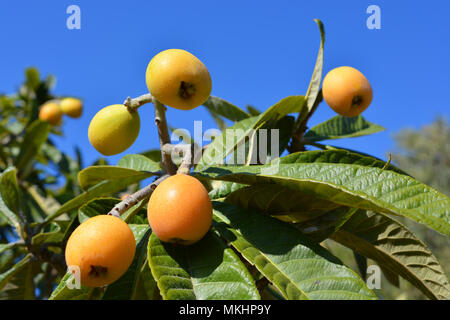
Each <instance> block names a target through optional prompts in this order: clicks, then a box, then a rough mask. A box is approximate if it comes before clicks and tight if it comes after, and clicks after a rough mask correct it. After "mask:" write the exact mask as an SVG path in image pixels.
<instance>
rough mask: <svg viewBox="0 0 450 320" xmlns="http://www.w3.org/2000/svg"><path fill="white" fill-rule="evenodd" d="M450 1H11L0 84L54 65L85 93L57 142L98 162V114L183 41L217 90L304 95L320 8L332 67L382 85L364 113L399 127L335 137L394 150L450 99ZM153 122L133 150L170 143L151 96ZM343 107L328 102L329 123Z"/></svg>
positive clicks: (171, 114) (0, 12)
mask: <svg viewBox="0 0 450 320" xmlns="http://www.w3.org/2000/svg"><path fill="white" fill-rule="evenodd" d="M72 4H76V5H78V6H79V7H80V9H81V30H69V29H68V28H67V27H66V19H67V17H68V16H69V15H68V14H67V13H66V8H67V7H68V6H69V5H72ZM369 5H378V6H379V7H380V9H381V29H380V30H369V29H368V28H367V26H366V20H367V18H368V17H369V14H367V13H366V9H367V7H368V6H369ZM449 15H450V1H448V0H443V1H427V2H423V1H414V2H413V1H402V0H396V1H380V0H372V1H363V0H352V1H350V0H347V1H336V0H328V1H283V0H277V1H261V0H260V1H243V0H240V1H235V0H227V1H211V0H208V1H194V0H189V1H186V0H185V1H168V0H159V1H135V0H128V1H99V0H95V1H92V0H90V1H87V0H85V1H75V0H72V1H65V0H58V1H49V0H43V1H23V0H15V1H2V2H0V39H1V50H0V57H1V59H0V92H1V93H12V92H14V91H15V90H16V89H17V88H18V86H19V85H20V83H21V82H22V81H23V78H24V69H25V68H26V67H29V66H36V67H38V68H39V69H40V71H41V73H42V74H44V75H47V74H50V73H51V74H54V75H55V76H56V77H57V79H58V81H57V85H56V88H55V93H56V94H61V95H72V96H77V97H81V98H82V99H83V100H84V103H85V111H84V114H83V116H82V118H81V119H79V120H74V119H69V118H66V121H65V125H64V132H65V137H63V138H57V139H56V142H57V144H58V146H60V147H61V148H62V149H63V150H65V151H67V152H68V153H69V154H70V155H74V152H73V147H74V146H75V145H78V146H79V147H80V149H81V150H82V152H83V154H84V158H85V164H89V163H90V162H91V161H93V160H95V159H96V158H98V157H99V156H100V154H99V153H98V152H97V151H96V150H95V149H94V148H93V147H92V146H91V145H90V144H89V141H88V137H87V130H88V126H89V122H90V119H91V118H92V117H93V116H94V114H95V113H96V112H97V111H98V110H99V109H101V108H102V107H105V106H107V105H111V104H116V103H122V102H123V100H124V99H125V98H126V97H127V96H132V97H133V96H137V95H140V94H144V93H146V92H148V91H147V87H146V84H145V70H146V67H147V64H148V62H149V61H150V59H151V58H152V57H153V56H154V55H155V54H156V53H158V52H159V51H162V50H164V49H169V48H181V49H185V50H188V51H190V52H192V53H193V54H194V55H196V56H197V57H198V58H200V59H201V60H202V61H203V62H204V63H205V64H206V66H207V67H208V69H209V71H210V73H211V76H212V79H213V89H212V94H213V95H216V96H219V97H221V98H224V99H226V100H228V101H230V102H232V103H234V104H236V105H238V106H240V107H244V106H245V105H246V104H252V105H254V106H255V107H257V108H259V109H266V108H268V107H269V106H271V105H272V104H274V103H276V102H277V101H279V100H280V99H282V98H283V97H286V96H288V95H296V94H304V93H305V92H306V89H307V87H308V83H309V80H310V77H311V73H312V71H313V67H314V63H315V60H316V54H317V50H318V46H319V39H320V37H319V31H318V28H317V26H316V24H315V23H314V22H313V19H314V18H319V19H321V20H322V21H323V23H324V25H325V30H326V44H325V59H324V68H325V70H324V75H325V74H326V72H328V71H329V70H331V69H332V68H335V67H338V66H342V65H349V66H353V67H355V68H357V69H359V70H361V71H362V72H363V73H364V74H365V75H366V77H367V78H368V79H369V81H370V82H371V84H372V87H373V90H374V99H373V102H372V105H371V106H370V107H369V109H367V110H366V112H365V113H364V114H363V115H364V117H365V118H366V119H367V120H369V121H372V122H375V123H377V124H380V125H383V126H384V127H385V128H386V129H387V130H386V131H385V132H383V133H378V134H376V135H373V136H370V137H361V138H354V139H347V140H342V141H340V142H335V141H333V142H330V144H335V145H340V146H344V147H348V148H352V149H358V150H360V151H363V152H366V153H371V154H373V155H375V156H378V157H382V158H385V159H386V152H387V151H389V150H390V149H392V148H393V141H392V138H391V137H392V134H393V133H394V132H396V131H398V130H399V129H401V128H403V127H413V128H420V127H421V126H422V125H424V124H428V123H430V122H431V121H432V120H433V119H434V117H435V116H436V115H438V114H442V115H446V116H448V114H449V108H450V94H449V90H450V80H449V79H450V78H449V74H450V63H449V57H450V41H449V39H450V19H449ZM139 113H140V115H141V123H142V126H141V132H140V135H139V137H138V139H137V140H136V142H135V143H134V145H133V146H132V147H131V148H130V149H128V150H127V151H126V152H124V153H123V154H120V155H117V156H113V157H109V160H110V161H111V163H113V164H115V163H116V162H117V161H118V159H120V158H121V157H122V156H123V155H125V154H127V153H137V152H142V151H145V150H147V149H150V148H154V147H157V146H158V139H157V132H156V128H155V127H154V123H153V108H152V106H151V105H146V106H143V107H142V108H141V109H140V110H139ZM333 115H334V113H333V112H332V111H331V110H330V109H329V108H328V106H327V105H326V104H324V103H323V104H322V105H321V106H320V108H319V109H318V111H317V112H316V114H315V115H314V116H313V118H312V119H311V124H312V125H314V124H317V123H319V122H322V121H324V120H326V119H328V118H330V117H332V116H333ZM167 116H168V119H169V124H170V125H172V126H174V127H181V128H185V129H188V130H193V121H194V120H203V121H204V122H203V127H204V129H208V128H212V127H214V122H213V121H212V120H211V119H210V117H209V116H208V114H207V113H206V112H205V111H204V109H203V107H200V108H198V109H196V110H194V111H190V112H186V111H178V110H173V109H172V110H169V111H168V114H167Z"/></svg>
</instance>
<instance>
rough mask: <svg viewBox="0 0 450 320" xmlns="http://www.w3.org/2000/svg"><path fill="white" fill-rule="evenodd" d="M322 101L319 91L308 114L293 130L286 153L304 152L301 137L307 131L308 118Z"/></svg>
mask: <svg viewBox="0 0 450 320" xmlns="http://www.w3.org/2000/svg"><path fill="white" fill-rule="evenodd" d="M322 100H323V95H322V90H320V91H319V93H318V95H317V98H316V100H315V101H314V104H313V106H312V108H311V110H310V111H309V112H308V114H307V115H306V117H305V119H303V121H302V122H301V123H300V125H299V126H298V127H297V129H296V130H295V132H294V134H293V136H292V141H291V144H290V146H289V147H288V151H289V152H290V153H294V152H297V151H304V150H305V144H304V142H303V136H304V134H305V132H306V129H307V124H308V120H309V118H311V116H312V115H313V113H314V112H315V111H316V109H317V107H318V106H319V104H320V103H321V102H322ZM297 120H298V119H297Z"/></svg>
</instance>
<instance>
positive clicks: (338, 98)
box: [322, 67, 373, 117]
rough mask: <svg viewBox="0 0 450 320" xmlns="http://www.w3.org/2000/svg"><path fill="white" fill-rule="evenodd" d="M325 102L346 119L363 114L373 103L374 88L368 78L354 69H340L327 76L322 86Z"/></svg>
mask: <svg viewBox="0 0 450 320" xmlns="http://www.w3.org/2000/svg"><path fill="white" fill-rule="evenodd" d="M322 93H323V97H324V99H325V101H326V102H327V104H328V105H329V106H330V108H331V109H333V110H334V111H335V112H336V113H338V114H340V115H342V116H345V117H355V116H357V115H359V114H361V113H362V112H363V111H364V110H366V109H367V107H368V106H369V105H370V103H371V102H372V97H373V92H372V87H371V85H370V83H369V81H368V80H367V79H366V77H365V76H364V75H363V74H362V73H361V72H360V71H358V70H357V69H355V68H352V67H339V68H335V69H333V70H331V71H330V72H328V74H327V75H326V76H325V78H324V80H323V85H322Z"/></svg>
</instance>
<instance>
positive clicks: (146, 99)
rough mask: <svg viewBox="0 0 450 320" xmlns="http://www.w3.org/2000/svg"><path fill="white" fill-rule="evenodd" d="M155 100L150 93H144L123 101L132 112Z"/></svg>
mask: <svg viewBox="0 0 450 320" xmlns="http://www.w3.org/2000/svg"><path fill="white" fill-rule="evenodd" d="M150 102H153V96H152V95H151V94H150V93H147V94H143V95H142V96H139V97H137V98H131V97H128V98H126V99H125V101H124V102H123V104H124V106H126V107H127V108H128V109H129V110H130V111H131V112H134V111H136V110H137V109H138V108H139V107H140V106H142V105H144V104H146V103H150Z"/></svg>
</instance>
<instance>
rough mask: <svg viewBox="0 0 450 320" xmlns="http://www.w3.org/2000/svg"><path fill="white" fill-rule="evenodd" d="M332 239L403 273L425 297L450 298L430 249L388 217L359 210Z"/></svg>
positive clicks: (449, 287)
mask: <svg viewBox="0 0 450 320" xmlns="http://www.w3.org/2000/svg"><path fill="white" fill-rule="evenodd" d="M332 239H333V240H335V241H337V242H339V243H341V244H342V245H344V246H347V247H349V248H351V249H352V250H354V251H356V252H358V253H359V254H361V255H363V256H366V257H368V258H370V259H372V260H374V261H376V262H377V263H378V264H379V265H380V266H381V267H383V268H385V269H387V270H388V271H390V272H392V273H393V274H395V275H400V276H402V277H403V278H405V279H406V280H408V281H409V282H411V284H413V285H414V286H415V287H417V288H418V289H419V290H421V291H422V292H423V293H424V294H425V295H426V296H427V297H428V298H430V299H446V300H448V299H450V286H449V283H448V280H447V277H446V275H445V272H444V271H443V269H442V267H441V266H440V264H439V262H438V260H437V259H436V258H435V257H434V255H433V254H432V252H431V251H430V249H428V248H427V246H426V245H425V244H424V243H422V241H420V240H419V239H418V238H416V236H415V235H414V234H413V233H412V232H410V231H409V230H408V229H407V228H406V227H405V226H404V225H402V224H401V223H399V222H397V221H395V220H393V219H391V218H390V217H388V216H386V215H383V214H377V213H374V212H366V211H359V212H358V214H355V215H354V216H353V217H352V218H350V220H349V221H348V222H347V223H345V224H344V225H343V226H342V228H341V229H340V230H339V231H337V232H336V233H335V234H334V235H333V236H332Z"/></svg>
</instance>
